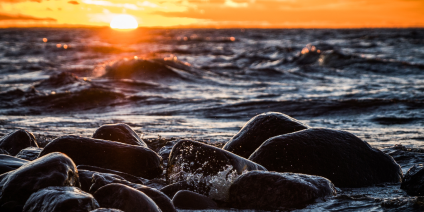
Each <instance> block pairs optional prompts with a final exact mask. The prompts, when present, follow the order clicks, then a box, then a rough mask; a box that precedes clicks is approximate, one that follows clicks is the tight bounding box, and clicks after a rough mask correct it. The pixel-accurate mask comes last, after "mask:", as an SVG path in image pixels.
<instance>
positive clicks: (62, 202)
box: [23, 187, 99, 212]
mask: <svg viewBox="0 0 424 212" xmlns="http://www.w3.org/2000/svg"><path fill="white" fill-rule="evenodd" d="M98 207H99V203H97V201H96V200H95V199H94V197H93V196H92V195H91V194H89V193H86V192H84V191H81V189H79V188H75V187H48V188H45V189H41V190H39V191H37V192H35V193H33V194H32V195H31V196H30V197H29V199H28V200H27V201H26V203H25V206H24V210H23V212H51V211H61V212H66V211H69V212H71V211H90V210H94V209H96V208H98Z"/></svg>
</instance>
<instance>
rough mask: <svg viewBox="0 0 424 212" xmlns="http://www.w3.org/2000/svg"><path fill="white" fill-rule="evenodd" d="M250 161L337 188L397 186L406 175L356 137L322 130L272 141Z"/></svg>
mask: <svg viewBox="0 0 424 212" xmlns="http://www.w3.org/2000/svg"><path fill="white" fill-rule="evenodd" d="M249 159H250V160H252V161H254V162H256V163H259V164H262V165H264V166H265V167H266V168H267V169H268V170H270V171H277V172H293V173H304V174H311V175H317V176H323V177H325V178H328V179H329V180H331V182H333V183H334V185H336V186H337V187H365V186H371V185H374V184H379V183H384V182H393V183H396V182H401V180H402V175H403V174H402V170H401V168H400V166H399V165H398V164H397V163H396V162H395V161H394V160H393V158H392V157H390V156H389V155H387V154H385V153H383V152H381V151H380V150H378V149H374V148H372V147H371V146H370V145H369V144H368V143H366V142H364V141H362V140H361V139H359V138H358V137H356V136H354V135H353V134H351V133H348V132H345V131H338V130H330V129H322V128H312V129H307V130H302V131H299V132H296V133H291V134H286V135H281V136H276V137H273V138H270V139H268V140H267V141H266V142H264V143H263V144H262V145H261V146H260V147H259V148H258V149H257V150H256V151H255V152H254V153H253V154H252V155H251V156H250V158H249Z"/></svg>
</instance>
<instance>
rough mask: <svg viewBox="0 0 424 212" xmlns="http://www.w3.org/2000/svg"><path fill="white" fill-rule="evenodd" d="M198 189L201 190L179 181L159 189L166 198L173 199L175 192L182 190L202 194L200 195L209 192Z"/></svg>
mask: <svg viewBox="0 0 424 212" xmlns="http://www.w3.org/2000/svg"><path fill="white" fill-rule="evenodd" d="M199 189H201V188H198V187H197V186H195V185H192V184H190V183H188V182H187V181H179V182H176V183H173V184H170V185H167V186H165V187H163V188H161V189H160V191H161V192H162V193H164V194H165V195H166V196H168V197H169V198H173V197H174V196H175V194H176V193H177V192H179V191H182V190H188V191H194V192H197V193H202V194H207V193H208V192H209V189H208V190H206V191H204V190H199Z"/></svg>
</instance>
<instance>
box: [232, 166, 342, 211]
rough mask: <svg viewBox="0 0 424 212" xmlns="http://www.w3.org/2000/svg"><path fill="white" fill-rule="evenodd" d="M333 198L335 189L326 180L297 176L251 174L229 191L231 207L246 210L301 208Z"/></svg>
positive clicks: (293, 174) (258, 172) (233, 185)
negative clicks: (317, 201) (317, 200)
mask: <svg viewBox="0 0 424 212" xmlns="http://www.w3.org/2000/svg"><path fill="white" fill-rule="evenodd" d="M335 194H336V190H335V187H334V185H333V184H332V183H331V182H330V181H329V180H328V179H326V178H323V177H319V176H313V175H305V174H297V173H278V172H263V171H251V172H248V173H245V174H243V175H241V176H240V177H239V178H238V179H237V180H236V181H235V182H234V183H233V184H232V185H231V187H230V199H231V202H232V203H233V205H234V206H235V207H237V208H248V209H263V210H277V209H290V208H302V207H304V206H306V205H307V204H309V203H313V202H314V201H315V200H316V199H318V198H321V199H323V198H326V197H329V196H333V195H335Z"/></svg>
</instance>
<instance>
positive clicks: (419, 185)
mask: <svg viewBox="0 0 424 212" xmlns="http://www.w3.org/2000/svg"><path fill="white" fill-rule="evenodd" d="M400 188H401V189H403V190H405V191H406V193H408V194H409V195H413V196H424V166H423V164H416V165H414V166H412V167H411V168H410V169H409V170H408V172H406V174H405V177H404V178H403V182H402V184H401V186H400Z"/></svg>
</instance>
